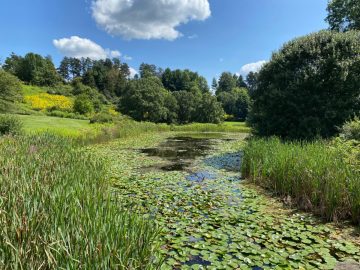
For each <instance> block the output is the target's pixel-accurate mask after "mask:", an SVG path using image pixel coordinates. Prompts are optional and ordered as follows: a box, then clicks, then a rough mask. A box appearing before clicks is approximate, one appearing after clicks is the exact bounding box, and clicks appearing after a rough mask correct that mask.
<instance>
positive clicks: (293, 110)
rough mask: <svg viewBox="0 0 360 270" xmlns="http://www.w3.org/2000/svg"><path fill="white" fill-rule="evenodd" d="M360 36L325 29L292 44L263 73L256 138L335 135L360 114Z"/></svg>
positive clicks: (256, 106) (258, 90) (256, 94)
mask: <svg viewBox="0 0 360 270" xmlns="http://www.w3.org/2000/svg"><path fill="white" fill-rule="evenodd" d="M359 74H360V32H356V31H353V32H347V33H335V32H329V31H321V32H319V33H315V34H311V35H308V36H305V37H302V38H298V39H295V40H293V41H291V42H289V43H287V44H286V45H285V46H284V47H283V48H282V49H281V50H280V51H279V52H277V53H275V54H273V56H272V59H271V61H270V62H269V63H267V64H266V65H265V66H264V67H263V68H262V70H261V71H260V73H259V76H258V83H257V88H256V91H255V92H254V93H253V99H254V103H253V106H252V112H251V117H250V123H251V124H252V126H253V127H254V129H255V131H256V132H257V134H259V135H262V136H271V135H277V136H280V137H282V138H291V139H312V138H316V137H318V136H321V137H330V136H333V135H335V134H336V133H337V132H338V129H337V127H339V126H342V125H343V124H344V122H345V121H346V120H347V119H349V117H351V116H353V115H354V114H355V113H358V112H359V110H360V99H359V97H360V80H359Z"/></svg>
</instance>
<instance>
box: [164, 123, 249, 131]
mask: <svg viewBox="0 0 360 270" xmlns="http://www.w3.org/2000/svg"><path fill="white" fill-rule="evenodd" d="M171 130H172V131H184V132H238V133H249V132H250V131H251V130H250V128H249V127H248V126H246V124H245V123H244V122H224V123H222V124H204V123H192V124H188V125H173V126H171Z"/></svg>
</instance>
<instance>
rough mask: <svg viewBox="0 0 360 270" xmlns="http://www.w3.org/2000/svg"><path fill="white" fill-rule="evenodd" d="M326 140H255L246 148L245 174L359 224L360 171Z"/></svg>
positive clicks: (302, 204)
mask: <svg viewBox="0 0 360 270" xmlns="http://www.w3.org/2000/svg"><path fill="white" fill-rule="evenodd" d="M345 156H346V153H344V149H342V148H341V147H334V146H333V145H332V146H330V145H329V144H328V143H327V142H323V141H315V142H307V143H302V142H286V143H283V142H281V141H280V140H279V139H277V138H271V139H253V140H250V141H249V143H248V144H247V145H246V146H245V148H244V159H243V164H242V173H243V176H244V177H246V178H248V179H250V180H251V181H253V182H254V183H255V184H258V185H260V186H262V187H264V188H266V189H269V190H271V191H273V192H274V193H275V194H277V195H279V196H283V197H287V198H288V199H290V198H291V202H292V203H293V204H295V205H296V206H297V207H299V208H301V209H303V210H307V211H312V212H314V213H316V214H318V215H320V216H322V217H323V218H325V219H326V220H333V221H336V220H340V219H352V221H353V222H355V223H357V224H360V171H359V170H358V169H357V168H356V167H354V166H352V164H350V163H349V162H348V161H347V160H346V158H344V157H345Z"/></svg>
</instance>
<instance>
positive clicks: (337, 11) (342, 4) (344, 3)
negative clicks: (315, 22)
mask: <svg viewBox="0 0 360 270" xmlns="http://www.w3.org/2000/svg"><path fill="white" fill-rule="evenodd" d="M327 11H328V13H329V14H328V16H327V18H326V21H327V22H328V23H329V24H330V29H331V30H335V31H339V32H345V31H349V30H360V1H359V0H331V1H329V4H328V7H327Z"/></svg>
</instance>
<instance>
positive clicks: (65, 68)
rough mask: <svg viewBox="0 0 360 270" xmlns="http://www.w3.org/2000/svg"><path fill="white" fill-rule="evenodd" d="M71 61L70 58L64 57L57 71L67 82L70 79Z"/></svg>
mask: <svg viewBox="0 0 360 270" xmlns="http://www.w3.org/2000/svg"><path fill="white" fill-rule="evenodd" d="M69 69H70V59H69V58H68V57H64V58H63V60H61V62H60V66H59V68H58V69H57V70H58V73H59V75H60V76H61V77H62V78H63V79H64V80H65V81H68V80H69V79H70V72H69Z"/></svg>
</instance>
